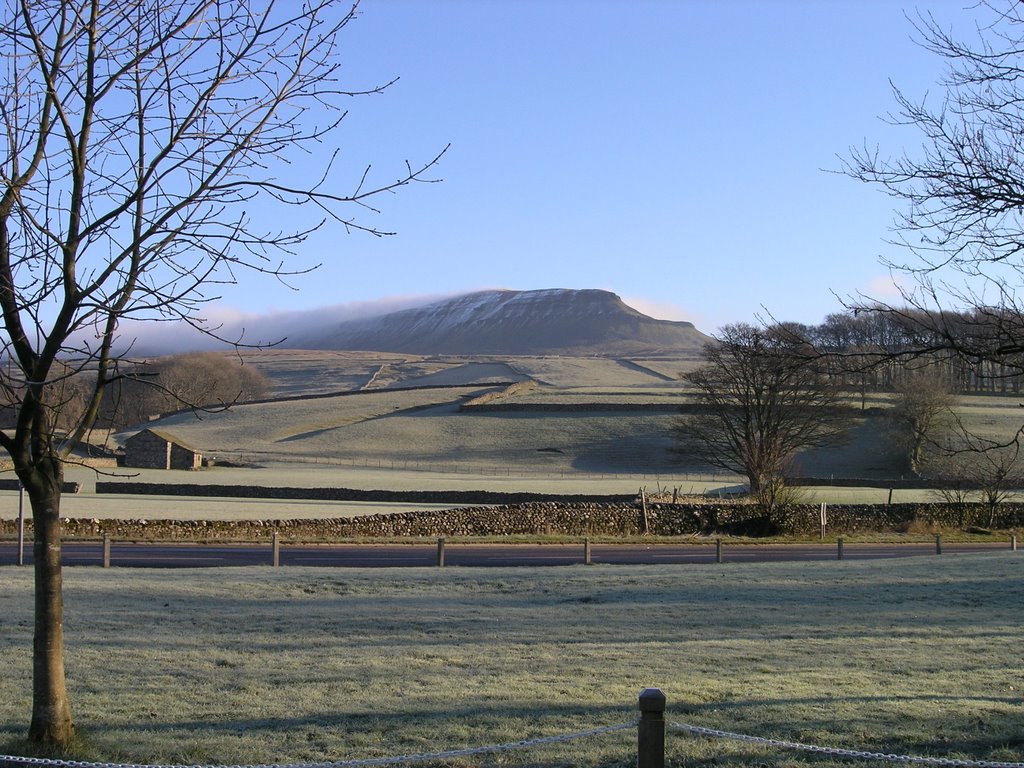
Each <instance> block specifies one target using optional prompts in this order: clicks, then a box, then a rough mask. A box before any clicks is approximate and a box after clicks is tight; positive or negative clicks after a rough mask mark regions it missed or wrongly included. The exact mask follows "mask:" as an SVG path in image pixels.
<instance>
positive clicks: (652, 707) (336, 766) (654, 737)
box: [0, 688, 1024, 768]
mask: <svg viewBox="0 0 1024 768" xmlns="http://www.w3.org/2000/svg"><path fill="white" fill-rule="evenodd" d="M637 708H638V709H639V710H640V717H639V720H637V721H634V722H629V723H619V724H616V725H606V726H601V727H597V728H590V729H588V730H583V731H576V732H573V733H564V734H558V735H556V736H542V737H540V738H536V739H524V740H522V741H512V742H505V743H502V744H488V745H484V746H479V747H467V748H464V749H450V750H444V751H440V752H420V753H415V754H407V755H395V756H392V757H371V758H365V759H357V760H338V761H330V762H319V763H258V764H255V765H188V766H183V765H167V764H141V763H100V762H87V761H81V760H66V759H51V758H45V757H27V756H21V755H0V768H15V766H47V767H49V766H52V767H53V768H374V767H375V766H386V765H407V764H414V763H423V762H432V761H442V760H452V759H455V758H465V757H474V756H476V755H486V754H495V753H502V752H513V751H517V750H524V749H533V748H535V747H540V746H549V745H552V744H565V743H568V742H571V741H578V740H580V739H588V738H595V737H598V736H604V735H607V734H609V733H616V732H619V731H625V730H630V729H634V728H635V729H636V734H637V742H636V744H637V751H636V754H637V761H636V765H637V768H665V745H666V736H667V731H668V730H669V728H671V730H673V731H677V732H680V733H685V734H688V735H690V736H700V737H704V738H711V739H724V740H732V741H740V742H744V743H748V744H757V745H760V746H762V747H771V748H774V749H781V750H787V751H797V752H809V753H812V754H816V755H824V756H827V757H837V758H840V759H844V760H867V761H875V762H879V761H880V762H888V763H909V764H913V765H934V766H943V767H944V768H953V767H954V766H963V768H1024V762H999V761H991V760H971V759H967V758H950V757H930V756H919V755H897V754H891V753H887V752H870V751H865V750H856V749H844V748H840V747H827V746H819V745H817V744H803V743H800V742H795V741H784V740H781V739H771V738H765V737H762V736H752V735H749V734H743V733H733V732H731V731H722V730H717V729H714V728H706V727H703V726H698V725H691V724H688V723H677V722H669V721H666V719H665V710H666V697H665V694H664V693H663V692H662V691H661V689H659V688H645V689H644V690H643V691H641V692H640V695H639V697H638V699H637Z"/></svg>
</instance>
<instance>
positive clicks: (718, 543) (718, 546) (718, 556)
mask: <svg viewBox="0 0 1024 768" xmlns="http://www.w3.org/2000/svg"><path fill="white" fill-rule="evenodd" d="M715 562H716V563H720V562H722V540H721V539H715Z"/></svg>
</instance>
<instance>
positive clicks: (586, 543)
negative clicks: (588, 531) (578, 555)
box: [583, 536, 591, 565]
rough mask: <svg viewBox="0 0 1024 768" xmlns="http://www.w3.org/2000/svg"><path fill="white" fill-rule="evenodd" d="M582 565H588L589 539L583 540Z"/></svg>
mask: <svg viewBox="0 0 1024 768" xmlns="http://www.w3.org/2000/svg"><path fill="white" fill-rule="evenodd" d="M583 564H584V565H590V564H591V563H590V537H589V536H587V537H585V538H584V539H583Z"/></svg>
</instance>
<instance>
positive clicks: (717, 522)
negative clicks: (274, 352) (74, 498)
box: [0, 502, 1024, 540]
mask: <svg viewBox="0 0 1024 768" xmlns="http://www.w3.org/2000/svg"><path fill="white" fill-rule="evenodd" d="M828 520H829V525H828V530H829V532H831V533H833V534H843V533H857V532H868V531H905V530H907V529H908V528H909V527H910V526H911V525H913V524H915V523H918V524H923V525H925V526H934V527H935V528H937V529H962V528H969V527H971V526H980V527H988V511H987V509H985V508H984V507H982V506H980V505H973V506H966V507H964V508H960V509H957V508H951V507H946V506H942V505H937V504H892V505H881V504H879V505H852V504H850V505H830V506H829V508H828ZM766 522H767V521H765V520H764V518H763V516H761V515H760V513H759V511H758V510H757V508H756V507H755V506H753V505H751V504H744V503H741V502H702V503H686V504H662V503H654V504H648V505H647V513H646V515H645V514H644V511H643V507H642V505H640V504H633V503H630V504H609V503H563V502H529V503H524V504H512V505H503V506H487V507H464V508H461V509H449V510H443V511H435V510H430V511H421V512H404V513H396V514H388V515H368V516H364V517H355V518H344V519H329V520H263V521H237V522H224V521H185V520H153V521H146V520H81V519H74V520H66V521H65V533H66V535H67V536H68V537H70V538H77V537H81V538H95V537H99V536H102V535H104V534H106V535H108V536H111V537H112V538H116V539H166V540H174V539H207V538H209V539H221V538H222V539H237V540H260V539H269V538H270V536H271V535H272V534H273V532H275V531H277V532H278V533H279V535H282V536H284V537H286V538H291V539H303V540H330V539H342V538H362V537H366V538H374V537H392V538H403V537H425V536H453V537H455V536H460V537H461V536H465V537H472V536H516V535H553V536H554V535H561V536H586V535H604V536H635V535H640V534H643V533H649V534H651V535H653V536H685V535H716V534H746V535H751V534H752V535H757V534H759V533H764V532H766V527H767V526H766ZM773 522H774V523H775V525H774V532H777V533H784V534H794V535H810V534H814V533H817V532H818V531H819V526H820V517H819V507H818V506H817V505H809V504H808V505H794V506H793V507H791V508H788V509H787V510H786V511H785V512H783V513H780V514H779V515H777V516H776V518H775V519H774V521H773ZM15 525H16V522H15V521H13V520H3V521H0V535H4V536H10V535H13V534H14V531H15ZM992 527H994V528H996V529H1001V530H1006V529H1016V528H1021V527H1024V505H1022V504H1003V505H1000V507H999V508H998V509H997V514H996V518H995V521H994V525H993V526H992Z"/></svg>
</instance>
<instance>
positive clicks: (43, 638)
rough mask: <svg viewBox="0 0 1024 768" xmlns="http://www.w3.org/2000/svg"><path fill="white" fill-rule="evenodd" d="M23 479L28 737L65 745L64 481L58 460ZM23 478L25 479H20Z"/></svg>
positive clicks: (70, 727)
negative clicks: (29, 624) (27, 532)
mask: <svg viewBox="0 0 1024 768" xmlns="http://www.w3.org/2000/svg"><path fill="white" fill-rule="evenodd" d="M44 466H45V470H44V471H43V472H39V471H38V470H37V472H36V474H35V477H33V478H32V480H31V481H30V482H29V483H25V488H26V490H27V491H28V495H29V500H30V502H31V505H32V523H33V530H34V538H35V541H34V544H33V549H32V553H33V557H34V561H35V562H34V566H35V637H34V640H33V646H32V670H33V676H32V723H31V725H30V726H29V739H31V740H32V741H34V742H36V743H40V744H47V745H52V746H60V747H66V746H67V745H68V744H70V742H71V738H72V736H73V734H74V724H73V722H72V720H71V705H70V703H69V701H68V693H67V686H66V684H65V679H64V599H63V593H62V576H61V524H60V494H61V485H62V483H63V479H64V473H63V469H62V468H61V466H60V462H59V460H58V459H51V460H49V461H48V462H46V463H45V465H44ZM23 482H24V481H23Z"/></svg>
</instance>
